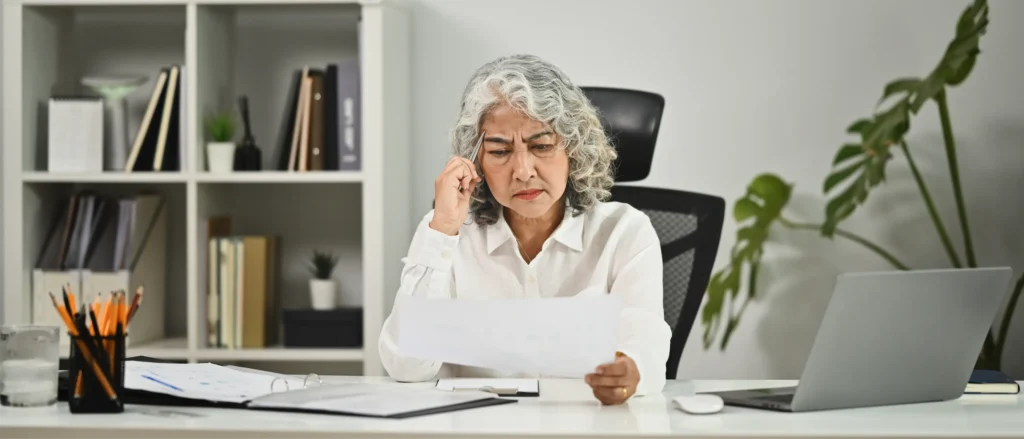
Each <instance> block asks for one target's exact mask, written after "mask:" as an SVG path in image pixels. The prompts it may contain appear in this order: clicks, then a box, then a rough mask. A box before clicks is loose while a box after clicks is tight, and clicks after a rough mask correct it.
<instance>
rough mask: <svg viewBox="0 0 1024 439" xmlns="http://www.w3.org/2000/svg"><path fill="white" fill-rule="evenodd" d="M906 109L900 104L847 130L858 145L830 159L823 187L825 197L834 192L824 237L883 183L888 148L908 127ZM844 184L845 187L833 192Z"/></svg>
mask: <svg viewBox="0 0 1024 439" xmlns="http://www.w3.org/2000/svg"><path fill="white" fill-rule="evenodd" d="M907 105H908V104H907V103H906V101H903V103H902V104H900V105H897V106H894V107H893V108H892V109H890V110H889V111H887V112H885V113H882V114H880V115H878V116H877V117H876V118H874V119H861V120H858V121H856V122H854V123H853V124H852V125H850V127H849V128H847V132H849V133H851V134H859V135H860V141H861V142H860V143H848V144H846V145H843V146H842V147H841V148H839V151H837V152H836V154H835V156H834V158H833V159H832V172H831V173H830V174H829V175H828V177H826V178H825V183H824V185H823V192H824V193H825V194H826V195H829V193H830V192H833V194H832V196H831V197H830V199H829V201H828V204H826V205H825V221H824V223H822V225H821V233H822V234H823V235H824V236H827V237H832V236H833V234H834V233H835V231H836V228H837V227H838V226H839V222H840V221H842V220H844V219H846V218H847V217H849V216H850V215H851V214H853V212H854V210H856V208H857V206H859V205H861V204H863V203H864V202H865V201H866V200H867V198H868V193H869V192H870V191H871V188H873V187H875V186H877V185H878V184H880V183H881V182H882V181H884V180H885V165H886V164H887V163H888V162H889V160H890V159H892V153H891V152H890V148H891V147H892V145H893V144H894V143H895V142H899V141H901V140H902V139H903V135H904V134H905V133H906V132H907V130H908V129H909V127H910V121H909V119H907V117H906V112H905V110H904V109H905V108H906V106H907ZM844 182H845V183H846V185H845V186H843V187H842V188H841V189H840V190H836V191H834V189H836V188H837V187H839V186H840V184H842V183H844Z"/></svg>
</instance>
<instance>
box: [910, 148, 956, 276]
mask: <svg viewBox="0 0 1024 439" xmlns="http://www.w3.org/2000/svg"><path fill="white" fill-rule="evenodd" d="M900 147H902V148H903V153H904V154H906V156H907V163H909V164H910V172H912V173H913V174H914V180H915V181H917V187H918V189H920V190H921V196H923V197H924V204H925V205H926V206H928V215H931V217H932V223H933V224H935V229H936V230H937V231H938V232H939V239H941V240H942V246H943V247H945V249H946V254H947V255H949V260H950V262H952V263H953V266H954V267H956V268H960V267H963V264H962V263H961V262H960V257H959V256H957V254H956V249H954V248H953V241H952V240H950V239H949V232H948V231H946V225H945V224H943V223H942V218H941V217H939V212H938V211H937V210H936V209H935V201H933V200H932V195H931V192H929V191H928V185H926V184H925V182H924V178H922V177H921V172H920V171H918V169H917V164H916V163H914V157H913V156H912V155H910V148H908V147H907V142H906V141H905V140H901V141H900Z"/></svg>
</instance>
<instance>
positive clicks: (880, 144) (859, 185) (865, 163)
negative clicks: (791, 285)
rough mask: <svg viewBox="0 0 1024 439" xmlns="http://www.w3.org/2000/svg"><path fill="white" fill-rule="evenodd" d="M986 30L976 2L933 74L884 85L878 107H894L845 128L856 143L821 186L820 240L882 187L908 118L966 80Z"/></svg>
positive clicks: (840, 154)
mask: <svg viewBox="0 0 1024 439" xmlns="http://www.w3.org/2000/svg"><path fill="white" fill-rule="evenodd" d="M987 27H988V3H987V2H986V1H985V0H975V1H974V3H972V4H971V5H970V6H968V7H967V9H965V10H964V12H963V13H962V14H961V15H960V19H959V21H958V22H957V27H956V36H955V37H954V38H953V40H952V41H950V43H949V45H948V46H947V48H946V53H945V54H944V55H943V57H942V59H941V60H940V61H939V63H938V65H937V66H936V67H935V69H934V70H933V71H932V72H931V73H930V74H929V75H928V76H927V77H925V78H924V79H920V78H899V79H896V80H894V81H892V82H889V83H888V84H886V85H885V88H884V89H883V91H882V97H881V98H880V99H879V101H878V105H879V106H880V105H881V104H882V103H883V102H884V101H886V100H888V99H889V98H892V97H894V96H899V98H898V99H897V100H896V102H894V103H893V104H892V105H891V106H890V107H889V108H888V109H886V110H884V111H879V112H876V113H875V114H874V115H873V116H872V117H871V118H867V119H860V120H858V121H856V122H854V123H853V124H851V125H850V127H849V128H847V132H848V133H850V134H858V135H859V136H860V141H859V143H848V144H845V145H843V146H842V147H840V148H839V150H838V151H837V152H836V154H835V156H834V157H833V160H832V172H831V173H829V175H828V176H827V177H826V178H825V182H824V184H823V185H822V191H823V192H824V194H825V195H826V196H827V197H829V202H828V204H826V206H825V221H824V223H823V224H822V226H821V233H822V235H824V236H826V237H829V238H831V237H832V236H833V235H834V234H835V231H836V228H837V227H838V226H839V223H840V222H842V221H843V220H844V219H846V218H847V217H849V216H850V215H852V214H853V212H854V211H855V210H856V209H857V207H858V206H859V205H861V204H863V203H864V202H865V201H866V200H867V198H868V194H869V193H870V192H871V189H872V188H874V187H875V186H878V185H879V184H880V183H882V182H883V181H885V166H886V164H887V163H888V162H889V160H890V159H891V158H892V154H891V152H890V149H891V148H892V147H894V146H898V145H899V144H900V142H903V140H904V136H905V135H906V134H907V132H908V131H909V130H910V118H911V115H913V114H917V112H918V111H919V110H920V109H921V107H922V106H923V105H924V104H925V103H926V102H928V101H929V100H932V99H944V94H945V87H946V86H956V85H959V84H960V83H962V82H963V81H964V80H965V79H967V76H968V75H969V74H970V72H971V70H972V69H973V68H974V63H975V61H976V59H977V57H978V54H979V53H981V50H980V49H979V47H978V42H979V40H980V38H981V36H982V35H984V34H985V30H986V29H987Z"/></svg>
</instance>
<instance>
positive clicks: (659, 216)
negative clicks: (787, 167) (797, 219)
mask: <svg viewBox="0 0 1024 439" xmlns="http://www.w3.org/2000/svg"><path fill="white" fill-rule="evenodd" d="M582 89H583V92H584V93H585V94H586V95H587V97H588V98H589V99H590V101H591V103H593V104H594V106H595V107H597V109H598V111H599V113H600V117H601V125H602V126H603V127H604V130H605V132H606V133H607V135H608V137H609V140H610V141H611V143H612V144H613V145H614V146H615V149H616V151H618V153H619V157H618V158H617V159H616V161H615V182H616V184H615V186H614V187H613V188H612V197H611V200H612V201H619V202H622V203H627V204H629V205H631V206H633V207H634V208H636V209H639V210H641V211H643V212H644V213H646V214H647V215H648V216H649V217H650V219H651V223H652V224H653V226H654V230H655V232H657V234H658V240H659V241H661V254H662V261H663V272H664V279H663V285H664V300H663V303H664V308H665V322H667V323H668V325H669V327H670V328H672V341H671V344H670V348H669V357H668V361H667V362H666V365H665V366H666V371H665V373H666V377H667V378H668V379H675V378H676V371H677V370H678V369H679V360H680V358H682V355H683V347H684V345H685V344H686V339H687V337H689V336H690V330H691V328H692V327H693V324H694V321H695V320H696V317H697V310H698V309H700V304H701V300H702V299H703V297H704V291H705V290H706V289H707V286H708V281H709V279H710V277H711V272H712V270H713V268H714V264H715V256H716V254H717V253H718V244H719V241H720V239H721V235H722V223H723V221H724V220H725V200H724V199H722V198H720V197H717V196H713V195H707V194H699V193H694V192H687V191H681V190H672V189H660V188H652V187H641V186H624V185H620V184H619V183H625V182H635V181H640V180H643V179H645V178H647V175H648V174H649V173H650V170H651V164H652V163H653V158H654V146H655V144H656V143H657V139H658V129H659V128H660V125H661V115H662V111H663V109H664V107H665V99H664V98H663V97H662V96H661V95H658V94H655V93H650V92H644V91H638V90H627V89H617V88H606V87H582Z"/></svg>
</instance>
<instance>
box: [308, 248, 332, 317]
mask: <svg viewBox="0 0 1024 439" xmlns="http://www.w3.org/2000/svg"><path fill="white" fill-rule="evenodd" d="M337 264H338V259H337V258H336V257H335V256H334V255H333V254H331V253H328V252H321V251H318V250H317V251H313V259H312V261H310V264H309V272H310V274H312V275H313V278H312V279H310V280H309V293H310V297H311V299H312V300H311V302H312V304H313V309H333V308H334V307H335V306H337V303H338V302H337V300H338V299H337V296H338V291H337V285H336V284H335V282H334V279H333V278H332V277H331V275H332V274H333V273H334V267H335V266H336V265H337Z"/></svg>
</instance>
